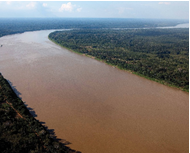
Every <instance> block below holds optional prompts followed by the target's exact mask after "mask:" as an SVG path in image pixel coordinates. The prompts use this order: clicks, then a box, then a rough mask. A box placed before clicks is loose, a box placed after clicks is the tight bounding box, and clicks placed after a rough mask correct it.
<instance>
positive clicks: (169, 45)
mask: <svg viewBox="0 0 190 153" xmlns="http://www.w3.org/2000/svg"><path fill="white" fill-rule="evenodd" d="M49 38H50V39H51V40H53V41H54V42H56V43H58V44H60V45H62V46H64V47H67V48H69V49H72V50H74V51H76V52H79V53H82V54H86V55H90V56H94V57H96V58H97V59H101V60H103V61H105V62H106V63H109V64H112V65H115V66H117V67H119V68H121V69H126V70H131V71H133V72H135V73H137V74H139V75H142V76H145V77H148V78H151V79H153V80H155V81H158V82H161V83H164V84H168V85H172V86H176V87H180V88H182V89H183V90H186V91H188V90H189V29H155V28H154V29H125V30H124V29H119V30H113V29H96V30H71V31H58V32H53V33H51V34H50V35H49Z"/></svg>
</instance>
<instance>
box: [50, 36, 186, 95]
mask: <svg viewBox="0 0 190 153" xmlns="http://www.w3.org/2000/svg"><path fill="white" fill-rule="evenodd" d="M48 39H49V40H51V41H52V42H54V43H55V44H57V45H59V46H60V47H63V48H65V49H67V50H69V51H72V52H75V53H77V54H79V55H83V56H84V55H85V56H87V57H90V58H92V59H96V60H98V61H101V62H103V63H105V64H108V65H110V66H112V67H114V68H118V69H120V70H124V71H127V72H130V73H132V74H135V75H138V76H140V77H143V78H146V79H148V80H151V81H155V82H158V83H160V84H163V85H166V86H168V87H172V88H176V89H179V90H182V91H185V92H189V90H187V89H184V88H181V87H178V86H176V85H174V84H169V83H168V82H166V81H164V80H159V79H155V78H151V77H148V76H145V75H143V74H140V73H138V72H134V71H132V70H129V69H124V68H122V67H119V66H117V65H114V64H112V63H109V61H107V60H102V59H100V58H97V57H95V56H91V55H88V54H86V53H80V52H78V51H76V50H73V49H71V48H69V47H66V46H63V45H61V44H59V43H57V42H56V41H55V40H53V39H51V38H50V37H49V35H48Z"/></svg>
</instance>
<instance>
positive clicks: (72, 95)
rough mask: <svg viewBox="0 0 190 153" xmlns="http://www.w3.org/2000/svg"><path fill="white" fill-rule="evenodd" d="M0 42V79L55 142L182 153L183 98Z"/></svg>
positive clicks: (40, 49)
mask: <svg viewBox="0 0 190 153" xmlns="http://www.w3.org/2000/svg"><path fill="white" fill-rule="evenodd" d="M50 32H51V30H47V31H37V32H27V33H23V34H17V35H12V36H5V37H2V38H0V44H3V47H0V72H2V74H3V75H4V77H5V78H7V79H8V80H9V81H11V82H12V83H13V86H15V87H16V89H17V90H18V91H19V92H20V93H21V95H20V97H22V99H23V101H25V102H26V104H27V105H28V107H31V108H33V110H34V111H35V113H36V114H37V119H38V120H40V121H43V122H45V124H46V125H47V126H48V128H49V129H55V133H56V135H57V137H58V138H61V139H65V140H67V141H69V142H70V143H71V144H70V145H69V146H70V147H71V148H73V149H76V150H79V151H82V152H83V153H187V152H188V145H189V142H188V140H189V138H188V136H189V133H188V130H189V123H188V122H189V116H188V115H189V95H188V93H185V92H182V91H179V90H177V89H173V88H170V87H166V86H164V85H160V84H158V83H156V82H152V81H149V80H146V79H144V78H141V77H138V76H135V75H133V74H130V73H128V72H124V71H121V70H118V69H116V68H113V67H111V66H108V65H106V64H104V63H102V62H99V61H96V60H94V59H91V58H88V57H85V56H82V55H78V54H76V53H73V52H70V51H68V50H66V49H63V48H61V47H59V46H57V45H56V44H54V43H52V42H50V41H49V40H48V38H47V36H48V34H49V33H50Z"/></svg>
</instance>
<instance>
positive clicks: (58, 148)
mask: <svg viewBox="0 0 190 153" xmlns="http://www.w3.org/2000/svg"><path fill="white" fill-rule="evenodd" d="M0 121H1V122H0V152H1V153H11V152H12V153H13V152H14V153H21V152H23V153H29V152H30V153H39V152H50V153H56V152H57V153H61V152H62V153H72V152H73V153H74V152H76V151H74V150H71V149H69V148H68V147H66V146H65V145H63V144H62V143H59V142H58V141H56V140H55V139H54V138H53V135H51V134H50V133H49V132H48V130H47V128H45V127H44V126H42V125H41V123H40V122H39V121H38V120H36V119H35V118H34V117H32V115H31V114H30V112H29V110H28V109H27V108H26V106H25V105H24V103H23V101H22V100H21V99H20V98H18V97H17V95H16V94H15V93H14V91H13V90H12V88H11V87H10V85H9V83H8V82H7V80H5V79H4V78H3V76H2V75H1V74H0Z"/></svg>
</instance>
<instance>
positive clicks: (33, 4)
mask: <svg viewBox="0 0 190 153" xmlns="http://www.w3.org/2000/svg"><path fill="white" fill-rule="evenodd" d="M35 6H36V2H30V3H28V4H27V5H26V7H27V8H28V9H33V8H35Z"/></svg>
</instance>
